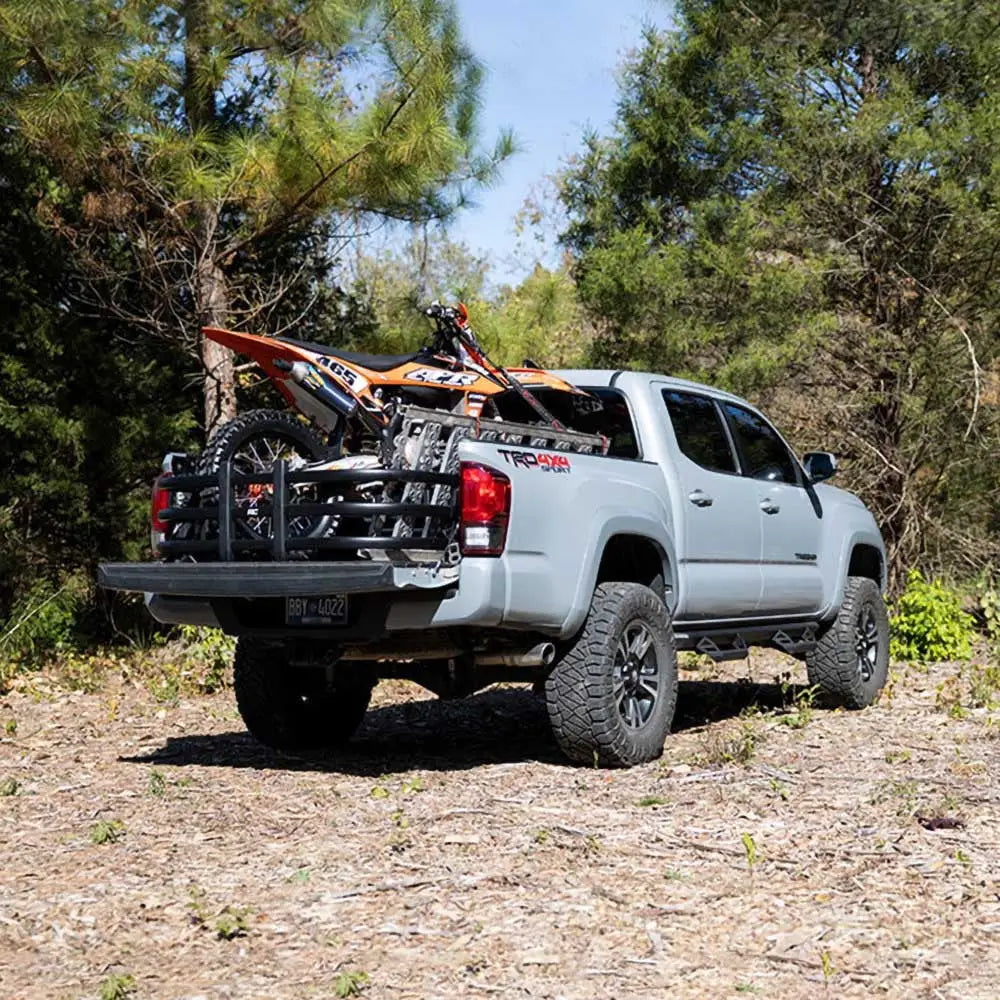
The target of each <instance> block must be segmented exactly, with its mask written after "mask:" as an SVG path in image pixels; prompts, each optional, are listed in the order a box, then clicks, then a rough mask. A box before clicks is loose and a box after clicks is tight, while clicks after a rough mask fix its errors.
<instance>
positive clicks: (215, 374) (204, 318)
mask: <svg viewBox="0 0 1000 1000" xmlns="http://www.w3.org/2000/svg"><path fill="white" fill-rule="evenodd" d="M196 294H197V301H198V321H199V323H200V324H201V325H202V326H225V324H226V320H227V316H228V313H229V301H228V295H227V288H226V276H225V275H224V274H223V273H222V268H220V267H219V265H218V263H217V262H216V261H215V260H214V259H212V256H211V253H210V250H206V251H205V252H204V255H203V257H202V260H201V261H200V262H199V264H198V275H197V289H196ZM201 360H202V364H203V365H204V366H205V390H204V391H205V440H206V441H208V440H209V439H211V437H212V435H213V434H214V433H215V430H216V428H217V427H218V426H219V425H220V424H223V423H225V422H226V421H227V420H232V418H233V417H235V416H236V377H235V373H234V371H233V352H232V351H230V350H229V348H228V347H223V346H222V344H217V343H216V342H215V341H214V340H209V339H208V338H207V337H202V340H201Z"/></svg>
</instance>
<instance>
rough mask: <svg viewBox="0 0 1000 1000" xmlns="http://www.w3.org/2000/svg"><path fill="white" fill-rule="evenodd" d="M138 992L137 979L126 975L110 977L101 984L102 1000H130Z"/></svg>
mask: <svg viewBox="0 0 1000 1000" xmlns="http://www.w3.org/2000/svg"><path fill="white" fill-rule="evenodd" d="M135 991H136V984H135V977H134V976H131V975H129V974H128V973H124V974H118V973H116V974H114V975H111V976H108V978H107V979H105V980H104V982H103V983H101V993H100V997H101V1000H128V997H130V996H133V995H134V994H135Z"/></svg>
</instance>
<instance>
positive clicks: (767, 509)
mask: <svg viewBox="0 0 1000 1000" xmlns="http://www.w3.org/2000/svg"><path fill="white" fill-rule="evenodd" d="M760 509H761V510H762V511H763V512H764V513H765V514H777V513H778V511H779V510H781V506H780V505H779V504H776V503H775V502H774V501H773V500H772V499H771V498H770V497H764V499H763V500H761V502H760Z"/></svg>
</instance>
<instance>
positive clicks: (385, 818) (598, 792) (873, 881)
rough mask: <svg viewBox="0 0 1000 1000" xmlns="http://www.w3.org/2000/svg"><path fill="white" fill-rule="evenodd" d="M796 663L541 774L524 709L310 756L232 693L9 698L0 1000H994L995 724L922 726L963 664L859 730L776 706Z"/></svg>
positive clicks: (536, 720)
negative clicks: (260, 731)
mask: <svg viewBox="0 0 1000 1000" xmlns="http://www.w3.org/2000/svg"><path fill="white" fill-rule="evenodd" d="M791 665H792V661H783V660H781V659H780V658H779V657H776V656H775V657H772V656H765V655H763V654H758V653H756V652H755V653H754V655H753V658H752V661H751V664H750V665H749V667H748V665H747V664H746V663H742V664H735V665H734V666H732V667H726V668H725V669H724V670H719V669H716V668H713V669H712V670H711V671H709V672H708V673H705V672H685V673H684V674H683V675H682V676H683V677H684V678H685V679H684V680H683V682H682V685H681V695H680V705H679V717H678V720H677V723H676V726H675V728H676V732H675V733H674V734H673V735H672V736H671V737H670V739H669V741H668V743H667V748H666V751H665V753H664V756H663V758H662V760H660V761H658V762H657V763H654V764H650V765H647V766H644V767H639V768H635V769H633V770H630V771H600V770H594V769H589V768H579V767H573V766H570V765H567V764H566V763H564V762H563V761H562V760H561V759H560V757H559V755H558V752H557V751H556V749H555V747H554V744H553V742H552V740H551V737H550V736H549V733H548V730H547V724H546V719H545V713H544V706H543V705H542V704H541V703H540V702H539V701H538V700H537V699H536V698H535V697H534V696H533V695H532V694H531V693H530V692H529V691H528V690H527V689H522V688H516V687H510V688H500V689H493V690H490V691H487V692H485V693H483V694H481V695H479V696H477V697H474V698H470V699H466V700H464V701H460V702H451V703H446V702H439V701H436V700H433V699H428V698H426V697H425V695H424V694H423V693H422V692H421V691H419V689H417V688H414V687H411V686H409V685H407V684H404V683H401V682H393V683H387V684H383V685H382V686H380V688H379V689H378V690H377V691H376V698H375V702H374V704H373V708H372V710H371V711H370V712H369V714H368V718H367V720H366V722H365V724H364V727H363V729H362V730H361V732H360V734H359V738H358V739H357V741H356V742H355V743H353V744H352V745H351V748H350V750H349V752H347V753H344V754H343V755H341V756H339V757H338V758H336V759H333V760H327V761H323V762H305V761H301V760H295V759H291V758H287V757H283V756H281V755H278V754H274V753H271V752H270V751H267V750H265V749H263V748H261V747H260V746H259V745H258V744H256V743H255V742H254V741H253V740H252V739H251V738H250V737H249V736H247V735H246V734H245V733H244V732H243V730H242V726H241V724H240V721H239V718H238V716H237V715H236V712H235V708H234V704H233V700H232V695H231V693H230V692H223V693H220V694H217V695H213V696H211V697H201V698H194V699H186V700H182V701H181V702H180V703H179V704H177V705H174V706H164V705H163V704H161V703H159V702H157V701H156V700H155V699H154V698H153V697H151V696H150V694H149V693H148V691H147V690H146V687H145V686H144V685H142V684H141V683H139V682H137V681H135V680H134V679H133V680H128V681H123V680H121V679H118V678H115V679H113V680H112V681H109V682H108V683H107V684H105V685H104V686H103V687H102V688H101V690H99V691H98V692H97V693H94V694H81V693H75V692H68V691H64V690H61V688H60V685H59V683H58V681H57V680H56V679H55V678H54V677H45V676H42V677H40V678H37V677H36V678H32V679H31V682H30V684H28V683H27V682H23V683H22V684H21V686H20V688H19V689H15V690H14V691H12V692H9V693H8V694H7V695H6V696H4V697H3V698H2V699H0V726H3V724H6V726H5V729H6V732H7V736H6V738H3V739H0V791H3V792H4V793H6V794H4V796H3V797H0V996H2V997H3V998H5V1000H22V998H24V1000H27V998H35V997H46V998H48V997H53V998H64V997H65V998H76V997H86V998H97V997H100V996H101V995H102V990H103V991H104V993H105V995H107V996H112V997H115V996H118V997H122V996H125V995H132V996H135V997H137V998H177V1000H179V998H189V1000H194V998H204V1000H214V998H222V997H234V998H241V1000H245V998H275V1000H284V998H295V1000H302V998H312V997H316V998H326V997H334V996H348V995H355V994H359V995H361V996H363V997H366V998H383V997H384V998H394V1000H395V998H406V997H411V998H428V997H447V998H455V997H477V996H491V995H492V996H497V997H522V996H523V997H546V998H566V1000H571V998H572V1000H577V998H579V1000H583V998H588V1000H589V998H595V997H600V998H604V997H609V998H610V997H614V998H646V997H648V998H654V997H655V998H661V997H663V996H664V995H666V994H667V993H668V992H669V995H670V996H672V997H699V998H701V997H713V998H718V997H729V996H734V997H735V996H743V995H750V996H753V995H757V996H762V997H778V998H782V1000H784V998H795V997H815V996H816V995H817V993H818V992H819V991H822V990H823V989H824V988H825V989H827V990H828V991H829V994H830V995H831V996H838V997H852V996H866V997H867V996H872V995H875V996H885V997H906V998H914V997H927V998H949V1000H950V998H963V1000H969V998H987V997H989V998H995V997H997V996H998V995H1000V985H998V981H1000V857H998V852H997V847H998V839H1000V825H998V819H1000V788H998V785H997V781H996V778H995V775H996V773H997V764H998V762H1000V739H998V738H997V728H996V727H995V726H994V725H993V724H992V723H991V720H990V719H989V718H988V717H986V715H984V714H983V712H982V711H980V712H978V713H977V712H973V713H971V714H969V715H968V716H967V717H965V718H960V719H956V718H952V717H950V716H949V714H948V713H947V712H945V711H943V710H942V709H941V708H940V707H939V706H938V703H939V702H940V700H941V697H942V694H941V692H942V691H943V692H945V693H946V694H947V693H949V692H951V691H952V690H953V689H954V688H956V687H957V686H958V683H957V682H956V681H955V680H954V679H952V678H954V677H955V676H956V674H957V672H958V670H959V668H958V667H957V666H956V665H939V666H935V667H932V668H930V669H929V670H928V671H926V672H922V671H918V670H916V669H913V668H906V669H900V670H899V671H898V672H897V673H896V674H895V675H894V680H893V682H892V684H891V688H890V691H889V693H888V695H887V696H886V697H884V698H883V700H882V702H881V703H880V704H879V705H878V706H876V707H875V708H873V709H869V710H867V711H865V712H860V713H847V712H842V711H831V710H825V709H820V708H815V709H809V708H808V707H806V708H802V709H795V708H793V709H792V710H790V711H788V710H782V709H780V708H779V707H778V706H780V705H781V704H782V701H783V699H787V697H788V696H789V692H788V691H787V689H786V690H784V691H783V690H782V687H780V686H779V685H778V684H777V683H775V678H776V676H777V674H778V673H779V672H780V671H783V670H787V669H789V667H790V666H791ZM795 669H796V670H799V668H798V667H797V666H795ZM748 670H751V671H752V675H753V677H754V678H755V682H753V683H748V682H747V680H746V678H747V675H748ZM795 676H796V677H798V676H799V673H796V675H795ZM942 685H943V687H942ZM791 694H792V695H794V694H795V691H794V690H793V691H792V692H791ZM0 731H2V729H0ZM15 782H16V787H15V784H14V783H15ZM11 793H13V794H11ZM928 827H931V829H928ZM935 827H937V828H935ZM95 839H97V840H104V842H103V843H95V842H94V841H95ZM751 862H752V863H751ZM129 976H130V977H132V978H131V980H129V979H127V978H126V977H129ZM116 982H117V984H118V990H117V993H116V992H114V987H115V983H116ZM129 984H131V986H132V989H133V990H134V992H133V993H131V994H127V987H128V986H129Z"/></svg>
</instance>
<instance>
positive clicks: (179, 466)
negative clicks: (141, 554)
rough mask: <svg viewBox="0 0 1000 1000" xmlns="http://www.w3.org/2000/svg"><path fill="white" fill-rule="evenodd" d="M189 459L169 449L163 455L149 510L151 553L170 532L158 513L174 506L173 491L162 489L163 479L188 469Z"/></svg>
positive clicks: (154, 552)
mask: <svg viewBox="0 0 1000 1000" xmlns="http://www.w3.org/2000/svg"><path fill="white" fill-rule="evenodd" d="M189 465H190V460H189V458H188V456H187V455H185V454H184V453H183V452H179V451H169V452H167V454H166V455H164V456H163V465H162V466H161V470H162V471H161V472H160V474H159V475H158V476H157V477H156V479H154V480H153V497H152V503H151V504H150V511H149V543H150V545H152V547H153V554H154V555H156V554H158V553H159V551H160V544H161V543H162V542H165V541H166V540H167V535H169V534H170V525H169V524H167V522H166V521H164V520H161V518H160V515H161V514H162V513H163V512H164V511H165V510H166V509H167V508H168V507H173V506H174V491H173V490H168V489H164V487H163V480H164V479H166V478H167V477H168V476H176V475H178V474H180V473H183V472H187V471H189ZM177 496H178V499H182V496H183V495H182V494H178V495H177Z"/></svg>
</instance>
